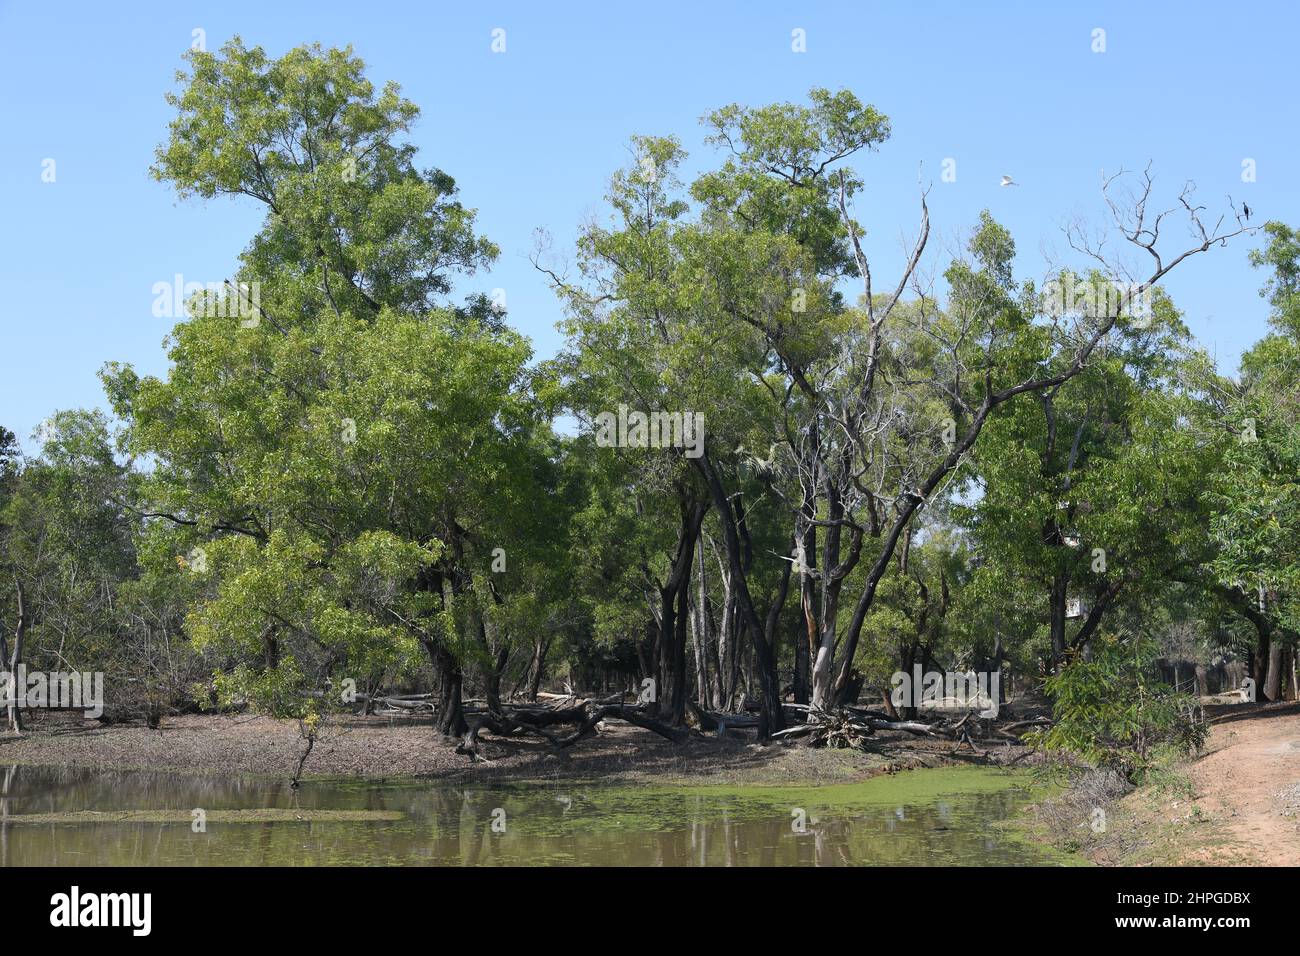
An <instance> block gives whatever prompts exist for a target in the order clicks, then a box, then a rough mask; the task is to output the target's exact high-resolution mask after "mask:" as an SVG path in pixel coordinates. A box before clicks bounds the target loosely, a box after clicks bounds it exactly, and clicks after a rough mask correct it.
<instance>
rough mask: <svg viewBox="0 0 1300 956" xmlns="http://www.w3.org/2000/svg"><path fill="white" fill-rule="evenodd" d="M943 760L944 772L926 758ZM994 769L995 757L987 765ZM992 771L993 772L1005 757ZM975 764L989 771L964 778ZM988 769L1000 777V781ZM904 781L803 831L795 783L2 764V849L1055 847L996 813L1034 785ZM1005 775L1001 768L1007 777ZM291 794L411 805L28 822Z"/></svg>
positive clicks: (724, 854)
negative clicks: (320, 818) (498, 781)
mask: <svg viewBox="0 0 1300 956" xmlns="http://www.w3.org/2000/svg"><path fill="white" fill-rule="evenodd" d="M926 772H928V771H926ZM975 772H976V773H983V771H975ZM990 773H991V771H990ZM963 779H974V778H963ZM984 782H985V784H987V783H988V781H987V780H985V781H984ZM889 786H890V783H889V781H881V782H879V784H876V782H874V781H873V782H872V784H867V785H863V786H861V787H838V788H835V789H834V791H828V793H830V792H833V793H834V798H833V799H829V802H822V803H819V802H818V801H819V800H820V799H821V797H820V796H819V794H820V793H821V792H820V791H803V792H802V793H801V795H800V797H799V799H800V800H801V803H802V804H803V805H802V806H801V807H800V808H799V809H801V810H802V811H803V812H804V817H805V822H804V826H803V832H795V829H794V828H793V827H792V807H791V803H790V798H789V795H788V793H783V792H782V791H779V790H768V789H761V788H760V789H746V788H729V789H723V788H713V787H696V788H656V787H603V786H574V785H567V786H562V787H556V786H547V785H540V784H539V785H529V786H494V787H483V786H452V785H447V784H430V783H427V782H411V781H403V782H399V783H393V782H389V783H385V782H371V781H365V782H360V781H344V782H321V781H308V782H305V783H304V784H303V785H302V787H301V789H299V790H297V791H295V790H292V789H290V788H289V786H288V785H287V784H286V783H283V782H280V781H275V780H262V779H256V778H249V777H235V776H229V777H225V776H206V775H187V774H169V773H145V772H116V771H88V770H71V769H58V768H46V767H26V766H18V767H14V766H11V767H7V768H5V769H3V770H0V863H3V864H4V865H7V866H14V865H19V866H29V865H53V864H59V865H79V866H95V865H126V866H150V865H173V866H174V865H182V866H183V865H202V866H212V865H218V866H219V865H252V866H258V865H277V866H284V865H342V864H348V865H357V864H374V865H429V864H437V865H453V866H455V865H461V866H493V865H541V864H551V865H555V864H559V865H615V866H755V865H761V866H861V865H953V864H957V865H979V866H995V865H1023V864H1032V863H1047V862H1052V860H1051V859H1050V858H1049V857H1048V855H1047V851H1044V850H1042V849H1040V848H1037V847H1034V846H1031V845H1028V844H1025V843H1023V842H1020V841H1017V840H1015V839H1013V838H1011V837H1010V836H1009V835H1008V834H1007V833H1005V832H1003V831H1001V830H999V829H998V828H995V827H991V826H990V824H992V823H994V822H995V821H999V820H1004V819H1006V818H1007V817H1008V816H1009V815H1010V814H1012V813H1013V812H1015V810H1016V809H1017V808H1018V807H1019V806H1020V805H1021V804H1023V802H1024V801H1025V800H1026V799H1027V793H1026V792H1025V791H1024V790H1023V789H1021V788H1020V787H1010V788H1006V787H1003V788H1002V789H996V790H991V789H988V788H987V787H986V788H985V790H984V791H982V792H954V793H944V794H942V795H941V796H937V797H931V798H928V799H922V798H912V799H910V800H909V801H907V802H900V801H899V800H898V799H895V798H891V796H890V794H889V791H888V787H889ZM999 786H1001V783H999ZM198 807H201V808H203V809H204V810H206V811H208V812H209V813H211V811H213V810H233V809H261V808H268V807H288V808H295V809H301V810H306V811H309V810H312V809H322V810H324V809H330V810H340V809H365V810H388V811H393V810H395V811H399V812H401V813H402V814H403V817H402V819H400V820H397V821H391V820H389V821H365V822H328V823H325V822H316V821H308V820H304V821H293V822H275V823H221V822H214V821H209V822H208V824H207V832H203V833H195V832H193V831H192V830H191V827H190V825H189V824H188V823H141V822H129V823H80V822H79V823H20V822H15V821H14V820H13V817H14V816H15V815H21V814H33V813H61V812H69V811H80V810H97V811H110V810H135V809H146V808H147V809H151V810H162V809H166V810H182V811H185V812H186V813H187V814H188V813H189V811H191V810H192V809H194V808H198Z"/></svg>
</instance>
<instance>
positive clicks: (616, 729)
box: [0, 713, 1027, 786]
mask: <svg viewBox="0 0 1300 956" xmlns="http://www.w3.org/2000/svg"><path fill="white" fill-rule="evenodd" d="M482 744H483V752H484V754H485V755H486V756H487V757H488V758H489V760H488V762H486V763H471V761H470V759H469V758H468V757H465V756H462V755H460V754H457V753H456V751H455V742H454V741H450V740H448V739H446V738H444V737H442V736H440V735H439V734H438V733H437V732H436V731H435V730H434V729H433V727H432V726H431V725H430V723H429V721H428V720H413V719H394V720H391V721H390V720H389V719H388V718H386V717H349V718H345V719H342V720H338V721H335V722H333V723H331V724H330V725H328V726H327V727H326V729H325V730H324V731H323V732H322V734H321V737H320V739H319V740H318V741H317V743H316V745H315V747H314V748H313V750H312V752H311V755H310V757H309V758H308V760H307V763H306V766H305V767H304V772H303V775H304V777H338V776H352V777H366V778H387V777H399V776H423V777H435V778H446V779H456V780H465V779H481V780H484V781H490V780H504V779H508V780H511V781H530V780H591V779H601V780H607V781H610V782H615V781H617V782H635V781H638V780H654V781H655V782H658V783H700V784H707V783H718V784H738V783H739V784H743V783H781V784H805V785H814V786H815V785H820V784H831V783H848V782H853V781H856V780H862V779H866V778H868V777H872V776H875V775H876V774H880V773H890V772H894V771H897V770H906V769H913V768H921V767H938V766H951V765H955V764H963V763H975V764H983V765H1002V764H1007V763H1010V762H1012V761H1018V762H1020V763H1021V764H1023V762H1025V759H1026V757H1027V752H1026V751H1025V749H1024V748H1022V747H1005V748H1004V747H997V748H995V749H993V750H990V751H988V752H987V754H985V755H977V754H973V753H972V752H971V751H970V749H969V748H961V749H956V748H955V746H954V744H953V743H952V742H951V741H941V740H927V739H922V738H917V737H915V736H913V735H910V734H903V733H891V732H887V731H886V732H881V733H880V734H878V735H877V736H876V737H873V738H872V743H871V749H870V750H868V751H856V750H828V749H813V748H810V747H806V746H801V745H799V744H796V743H773V744H768V745H765V746H760V745H758V744H756V743H754V742H753V741H752V739H750V740H746V739H726V740H720V739H718V738H717V737H714V736H707V737H706V736H700V737H698V738H694V739H692V740H690V741H688V742H687V743H685V744H681V745H674V744H672V743H669V742H668V741H666V740H663V739H662V738H660V737H657V736H656V735H654V734H653V733H650V732H649V731H645V730H641V729H639V728H637V727H632V726H628V725H625V724H622V723H613V722H612V723H611V724H610V725H609V729H607V730H606V731H604V732H602V733H600V734H599V735H597V736H595V737H592V738H591V739H589V740H584V741H581V742H580V743H578V744H576V745H574V746H573V747H571V748H568V749H566V750H561V751H556V750H555V749H554V748H553V747H552V746H551V745H550V744H549V743H547V742H546V741H543V740H540V739H537V738H528V737H523V738H511V739H509V740H503V739H500V738H496V737H493V736H491V735H488V734H484V735H483V737H482ZM303 748H304V741H303V739H302V737H301V736H300V735H299V732H298V725H297V722H295V721H289V720H275V719H272V718H268V717H256V716H251V715H242V716H215V715H183V716H177V717H168V718H166V719H165V720H164V721H163V723H162V726H161V727H160V728H159V729H157V730H150V729H149V728H147V727H145V726H144V725H143V724H138V723H130V724H128V723H122V724H109V725H102V724H99V723H97V722H96V721H91V720H83V719H82V718H81V717H80V715H77V714H62V713H36V714H33V715H32V716H31V717H30V718H29V720H28V728H27V730H26V731H25V732H24V733H23V734H22V735H21V736H20V735H15V734H12V733H3V734H0V764H15V763H16V764H46V765H56V766H72V767H102V768H113V769H117V770H123V769H142V770H180V771H192V772H204V771H207V772H222V773H250V774H261V775H269V776H279V777H289V776H291V775H292V774H293V771H294V768H295V767H296V766H297V763H298V759H299V756H300V755H301V754H302V751H303Z"/></svg>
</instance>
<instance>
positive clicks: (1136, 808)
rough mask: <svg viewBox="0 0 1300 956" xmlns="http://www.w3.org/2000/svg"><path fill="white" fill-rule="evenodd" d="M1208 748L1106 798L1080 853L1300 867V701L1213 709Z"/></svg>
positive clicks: (1081, 827)
mask: <svg viewBox="0 0 1300 956" xmlns="http://www.w3.org/2000/svg"><path fill="white" fill-rule="evenodd" d="M1207 712H1208V713H1209V715H1210V717H1211V720H1212V721H1213V726H1212V727H1211V730H1210V737H1209V740H1208V741H1207V744H1206V749H1205V752H1204V753H1203V754H1202V755H1201V756H1200V757H1197V758H1196V759H1194V760H1191V761H1187V762H1185V763H1182V764H1179V765H1176V766H1173V767H1171V768H1168V769H1167V770H1165V771H1164V772H1161V773H1157V774H1156V775H1154V778H1153V780H1152V781H1151V782H1150V783H1148V784H1147V785H1146V786H1143V787H1140V788H1139V789H1137V790H1135V791H1133V792H1132V793H1129V794H1128V795H1127V796H1123V797H1121V798H1120V799H1118V800H1116V801H1115V802H1113V803H1111V804H1109V805H1107V806H1106V820H1107V826H1106V828H1105V831H1104V833H1101V834H1090V833H1089V832H1088V829H1089V828H1088V827H1087V824H1086V822H1084V823H1078V821H1087V820H1088V818H1089V812H1090V811H1089V809H1088V808H1087V807H1085V806H1083V805H1082V804H1076V807H1075V812H1074V813H1073V816H1075V817H1077V818H1078V821H1076V825H1075V826H1074V830H1075V831H1076V832H1078V833H1079V834H1081V835H1080V836H1079V837H1078V839H1079V840H1080V843H1081V844H1082V845H1081V846H1080V849H1081V851H1082V852H1083V853H1084V854H1085V855H1086V856H1088V857H1089V858H1090V859H1091V860H1093V861H1094V862H1096V863H1101V864H1103V865H1112V866H1113V865H1119V866H1144V865H1163V866H1198V865H1205V866H1211V865H1216V866H1297V865H1300V704H1296V703H1294V702H1286V703H1278V704H1259V705H1236V706H1227V707H1208V708H1207Z"/></svg>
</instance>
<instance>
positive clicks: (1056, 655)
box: [1047, 572, 1070, 667]
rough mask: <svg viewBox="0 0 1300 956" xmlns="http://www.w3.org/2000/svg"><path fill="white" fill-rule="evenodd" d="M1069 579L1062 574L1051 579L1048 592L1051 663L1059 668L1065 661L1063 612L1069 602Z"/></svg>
mask: <svg viewBox="0 0 1300 956" xmlns="http://www.w3.org/2000/svg"><path fill="white" fill-rule="evenodd" d="M1069 587H1070V577H1069V575H1067V574H1065V573H1064V572H1062V573H1060V574H1058V575H1057V576H1056V577H1055V578H1053V579H1052V587H1051V589H1050V590H1049V591H1048V595H1047V601H1048V630H1049V631H1050V633H1051V638H1052V663H1053V664H1054V665H1056V666H1057V667H1060V665H1061V663H1062V662H1063V661H1064V660H1065V647H1066V644H1065V620H1066V618H1065V612H1066V602H1067V601H1068V600H1069Z"/></svg>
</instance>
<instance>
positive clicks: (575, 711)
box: [456, 701, 690, 762]
mask: <svg viewBox="0 0 1300 956" xmlns="http://www.w3.org/2000/svg"><path fill="white" fill-rule="evenodd" d="M611 719H614V720H622V721H624V722H626V723H629V724H633V725H635V726H637V727H641V728H643V729H645V730H649V731H651V732H653V733H656V734H658V735H659V736H660V737H663V738H664V739H665V740H669V741H671V742H672V743H675V744H680V743H685V742H686V741H687V740H688V739H690V731H689V730H686V729H685V728H681V727H670V726H669V725H667V724H665V723H663V722H661V721H659V720H656V719H654V718H653V717H651V716H650V715H648V714H645V713H643V712H641V711H640V710H639V709H637V708H635V707H629V706H627V705H624V704H605V705H601V706H596V705H594V704H592V703H591V702H589V701H588V702H584V703H583V704H582V706H580V707H568V708H564V709H561V710H556V711H552V712H550V713H549V714H539V713H531V714H524V713H516V712H508V713H501V714H493V713H482V714H475V715H474V716H473V720H472V721H471V722H470V725H469V729H468V730H467V731H466V732H465V736H464V737H463V738H462V739H461V742H460V743H459V744H458V745H457V746H456V753H458V754H462V755H464V756H467V757H469V758H470V759H471V760H474V761H478V762H486V760H487V758H486V757H484V756H483V755H482V754H481V753H479V739H478V737H479V733H480V732H481V731H483V730H489V731H491V732H492V733H494V734H496V735H497V736H498V737H513V736H517V735H518V734H521V733H526V734H535V735H537V736H539V737H544V738H545V739H546V740H548V741H549V742H550V743H551V745H552V746H553V747H555V749H556V750H557V751H558V750H563V749H565V748H568V747H572V746H573V745H574V744H576V743H578V742H580V741H582V740H585V739H587V738H588V737H591V736H594V735H595V734H596V732H597V728H598V725H599V724H600V722H601V721H604V720H611ZM557 723H578V728H577V729H576V730H575V731H574V732H573V733H571V734H569V735H568V736H564V737H561V736H559V735H557V734H554V733H551V732H550V731H549V730H547V729H546V728H547V727H549V726H554V725H555V724H557Z"/></svg>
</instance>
